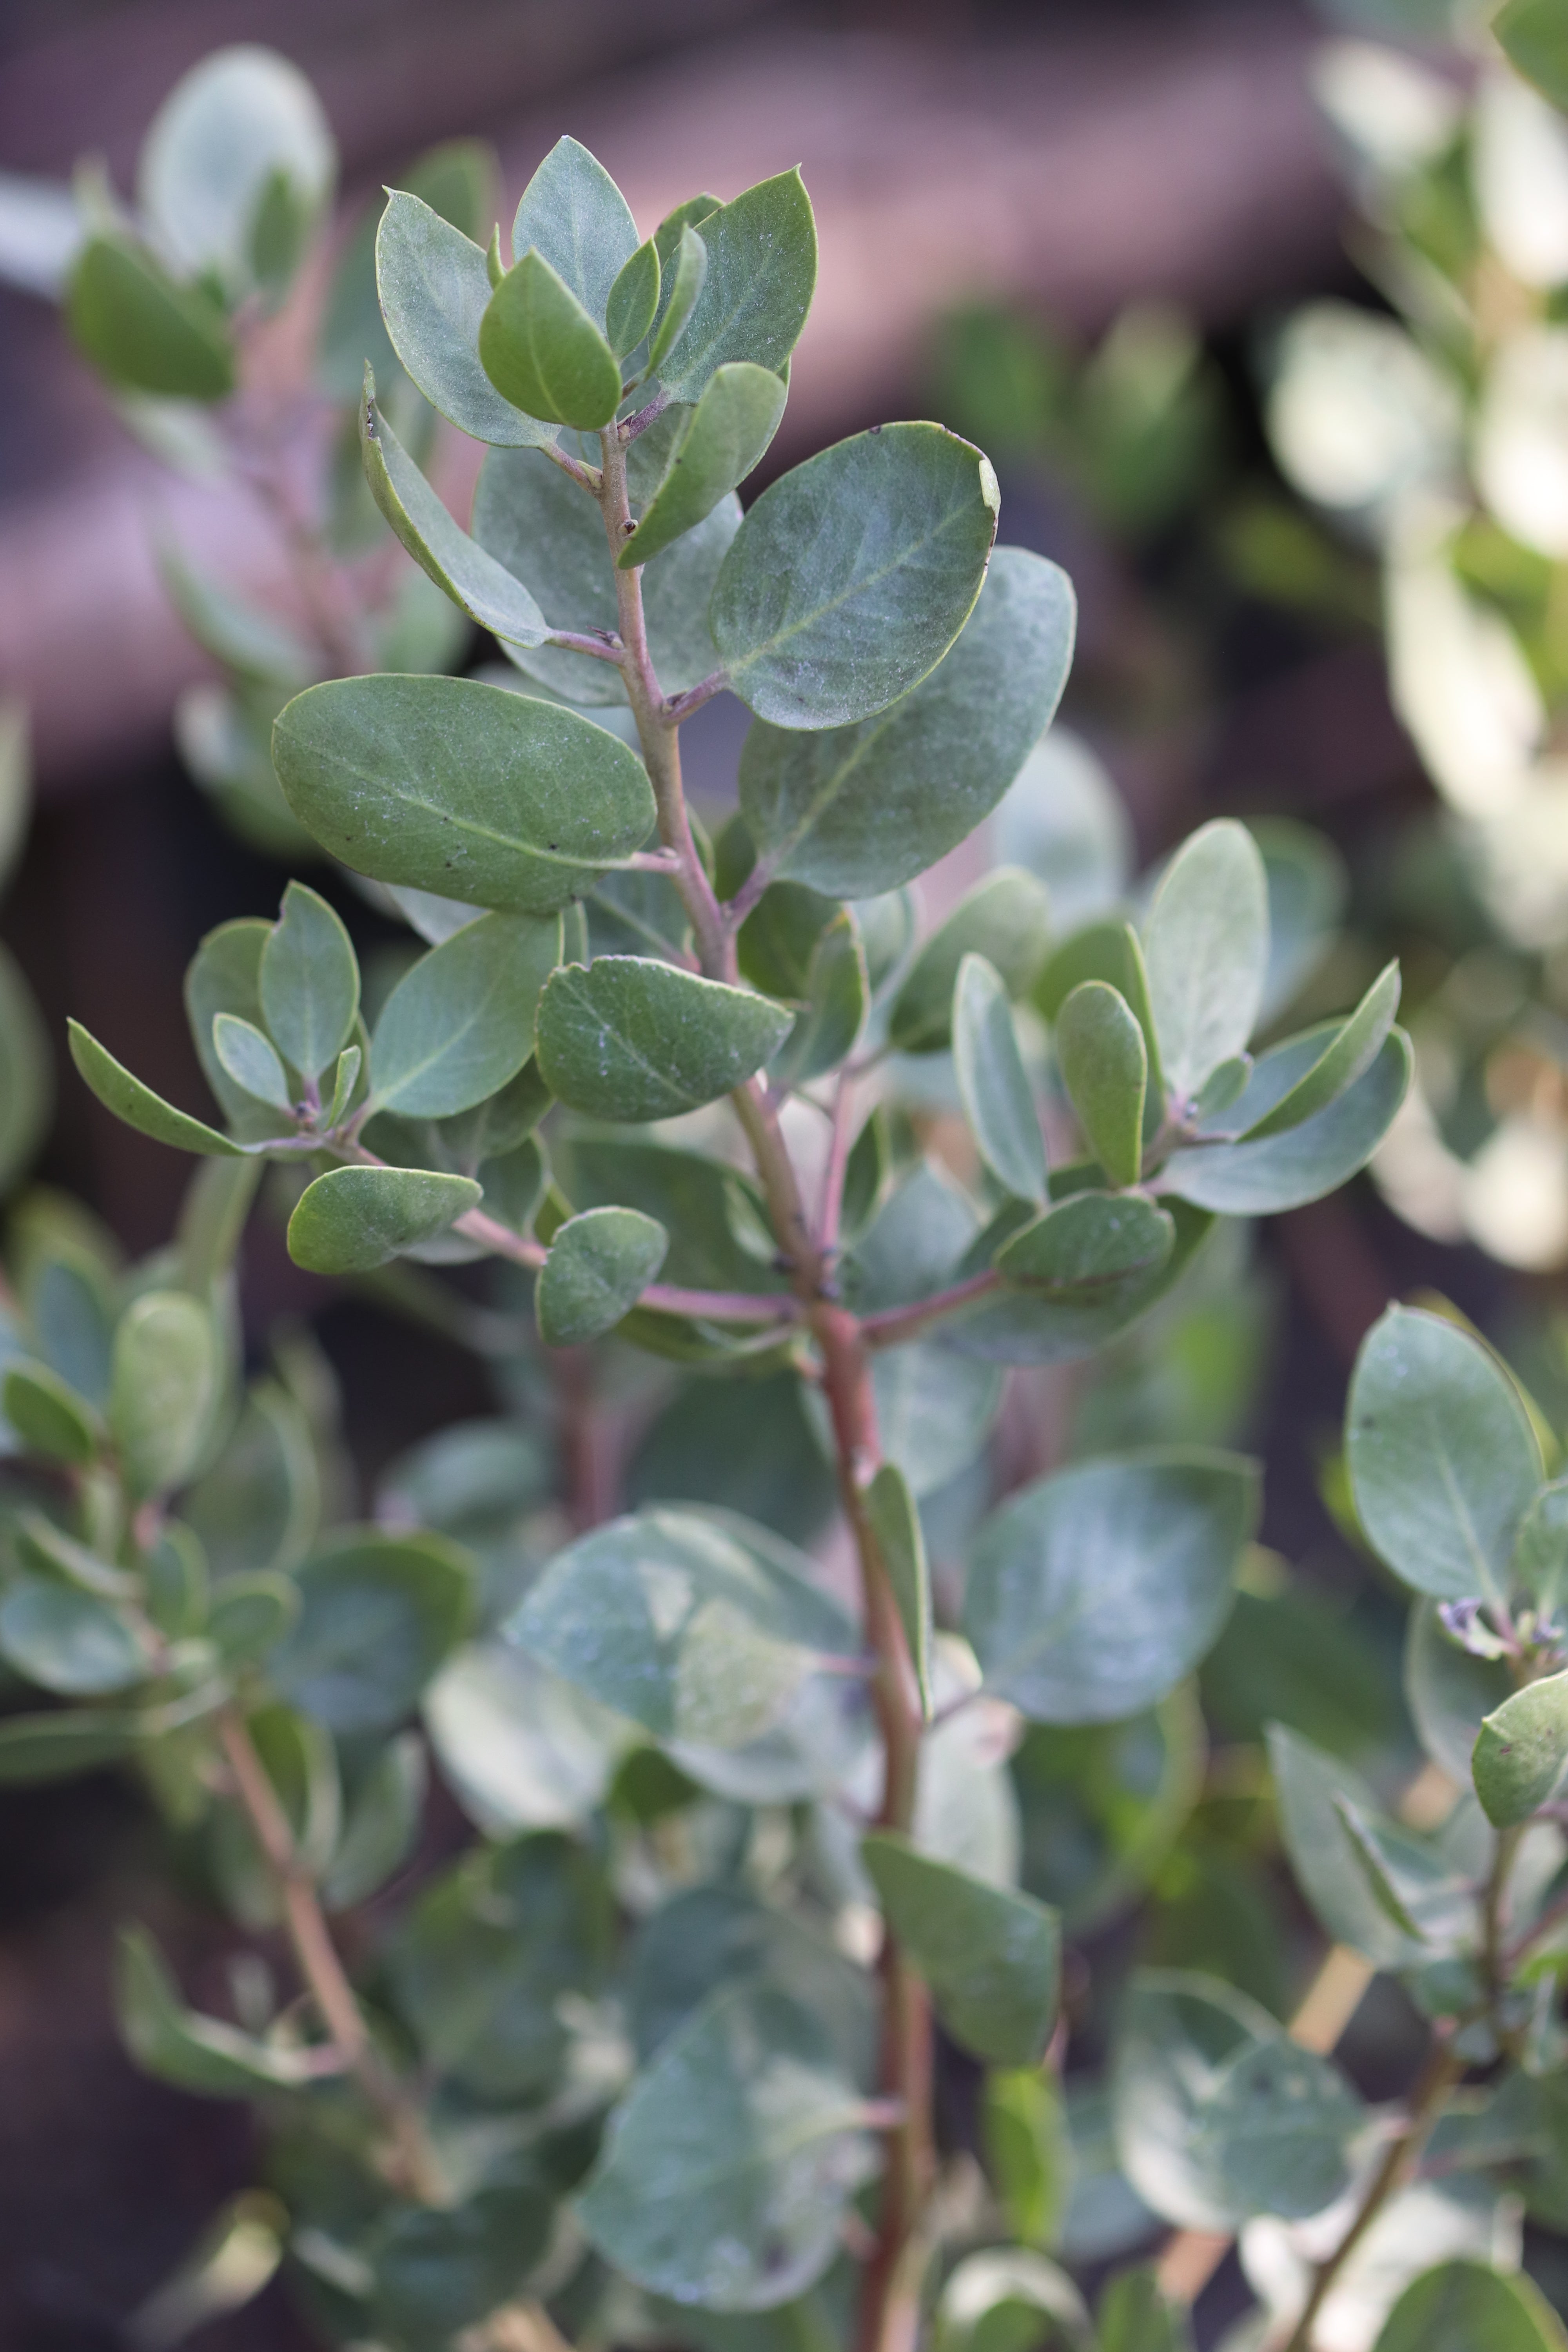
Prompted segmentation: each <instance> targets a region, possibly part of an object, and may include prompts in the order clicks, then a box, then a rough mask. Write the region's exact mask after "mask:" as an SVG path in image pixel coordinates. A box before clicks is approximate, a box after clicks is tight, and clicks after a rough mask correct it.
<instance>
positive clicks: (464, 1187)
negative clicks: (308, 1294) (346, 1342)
mask: <svg viewBox="0 0 1568 2352" xmlns="http://www.w3.org/2000/svg"><path fill="white" fill-rule="evenodd" d="M479 1199H480V1187H479V1185H478V1184H477V1183H476V1182H475V1181H474V1180H473V1178H472V1177H471V1176H447V1175H443V1174H441V1173H439V1172H438V1171H434V1170H431V1169H425V1168H330V1169H329V1170H328V1171H327V1173H326V1174H325V1175H324V1176H318V1177H317V1179H316V1181H315V1182H314V1183H313V1184H310V1185H307V1187H306V1189H305V1191H304V1192H302V1193H301V1194H300V1199H299V1202H297V1204H296V1206H295V1209H294V1213H293V1215H292V1216H291V1217H290V1218H289V1256H290V1257H291V1258H292V1259H293V1261H294V1263H295V1265H302V1266H304V1267H306V1268H307V1269H308V1271H309V1272H310V1273H311V1274H369V1273H370V1272H371V1271H372V1270H373V1269H374V1267H376V1266H378V1265H388V1264H389V1263H390V1262H391V1260H392V1259H393V1258H395V1257H396V1256H397V1255H399V1254H400V1253H401V1252H402V1251H404V1250H408V1249H413V1248H415V1247H416V1245H417V1244H419V1243H420V1242H427V1241H432V1240H434V1238H435V1236H436V1235H437V1234H443V1233H445V1232H446V1230H447V1226H448V1225H449V1224H450V1223H452V1221H453V1219H454V1218H455V1217H460V1216H461V1215H462V1214H463V1213H464V1212H465V1210H468V1209H477V1208H478V1206H479Z"/></svg>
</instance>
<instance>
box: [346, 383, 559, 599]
mask: <svg viewBox="0 0 1568 2352" xmlns="http://www.w3.org/2000/svg"><path fill="white" fill-rule="evenodd" d="M359 422H360V454H361V457H362V460H363V466H364V476H365V479H366V481H367V482H368V483H369V484H370V489H371V496H372V497H373V498H374V500H375V502H376V505H377V506H378V507H379V508H380V509H381V511H382V513H383V514H384V516H385V517H386V520H387V521H388V522H389V523H390V524H391V525H392V528H393V530H394V531H395V533H396V535H397V537H398V538H399V539H400V540H401V541H402V542H403V544H404V546H405V548H406V549H407V550H408V552H409V554H410V555H411V556H412V557H413V558H414V561H415V562H416V563H417V564H418V565H419V567H420V569H421V570H422V571H423V572H426V573H427V574H428V576H429V577H430V578H431V579H432V580H434V582H435V583H436V585H437V588H439V589H441V590H443V591H444V592H445V593H446V594H447V595H448V596H449V597H450V598H451V600H452V602H453V604H457V605H459V606H460V607H461V609H462V610H463V611H464V612H465V613H467V614H468V618H469V619H470V620H471V621H477V622H478V623H479V626H480V628H481V629H489V631H490V633H491V635H493V636H497V637H500V640H501V641H502V643H503V644H506V645H522V646H538V645H542V644H543V643H544V640H545V638H546V637H547V636H548V635H549V634H550V624H549V622H548V621H547V620H546V619H545V617H544V615H543V614H542V612H541V611H540V609H539V606H538V604H536V603H535V602H534V600H533V598H532V597H531V595H530V593H529V592H528V590H527V589H526V588H525V587H524V586H523V585H522V583H521V581H520V580H514V579H513V578H512V576H511V574H510V572H508V571H507V570H506V569H505V567H504V565H502V564H500V563H498V562H496V560H495V558H494V556H493V555H487V554H486V552H485V551H484V549H483V548H482V547H480V546H479V543H478V541H475V540H472V539H470V538H469V537H468V532H467V531H466V530H463V529H462V527H461V526H460V524H458V523H456V522H454V521H453V520H452V518H451V516H450V515H449V514H448V513H447V509H446V508H445V507H444V506H443V505H442V503H441V501H440V499H438V498H437V495H436V492H435V491H434V490H433V489H432V488H431V487H430V485H429V483H428V482H427V481H426V478H425V477H424V475H423V474H422V473H421V472H420V470H419V468H418V467H417V466H416V464H415V463H414V460H413V459H412V458H411V457H409V456H408V454H407V452H406V451H405V448H404V446H403V445H402V443H401V442H400V441H399V440H398V438H397V436H396V434H395V432H394V431H393V429H392V427H391V425H389V424H388V423H387V420H386V418H385V417H384V415H382V413H381V412H380V410H379V409H378V408H377V407H376V404H375V379H374V376H373V375H372V374H371V373H370V370H369V368H368V366H367V367H366V369H365V380H364V392H363V396H362V398H361V401H360V412H359Z"/></svg>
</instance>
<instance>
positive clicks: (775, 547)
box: [688, 268, 1000, 727]
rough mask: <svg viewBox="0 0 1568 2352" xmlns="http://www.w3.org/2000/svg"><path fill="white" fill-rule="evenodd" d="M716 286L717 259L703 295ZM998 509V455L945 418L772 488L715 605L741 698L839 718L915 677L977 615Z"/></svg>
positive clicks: (720, 583)
mask: <svg viewBox="0 0 1568 2352" xmlns="http://www.w3.org/2000/svg"><path fill="white" fill-rule="evenodd" d="M713 282H714V279H713V271H712V269H711V268H710V271H709V278H708V288H707V289H704V299H706V296H707V292H708V289H710V288H711V287H712V285H713ZM699 307H700V306H699ZM689 332H690V330H688V333H689ZM999 503H1000V494H999V492H998V490H997V488H996V477H995V475H994V472H993V471H992V468H991V464H990V460H989V459H988V458H986V457H983V456H982V455H981V453H980V452H979V450H978V449H975V448H973V447H972V446H971V445H970V444H969V443H968V442H967V441H961V440H960V439H959V438H958V436H957V435H956V434H952V433H949V432H947V431H946V430H945V428H944V427H943V426H942V425H883V426H879V428H877V430H875V431H873V432H870V433H858V434H856V435H855V436H854V437H853V438H852V439H850V440H847V441H840V442H839V443H838V444H837V446H835V447H834V448H831V449H825V450H824V451H823V452H822V454H821V455H820V456H819V457H812V458H810V459H808V460H807V462H806V463H805V465H804V466H797V467H795V470H794V472H793V473H789V474H785V475H784V477H783V478H782V479H781V480H779V481H776V482H774V483H773V485H772V487H771V488H768V489H766V490H764V491H763V495H762V497H761V498H760V499H758V500H757V502H756V504H755V506H753V507H752V509H751V511H750V513H749V514H748V515H747V517H746V519H745V520H744V521H743V522H742V525H741V528H740V530H738V531H737V532H736V534H735V539H734V541H733V544H732V545H731V549H730V552H729V553H728V555H727V556H726V557H725V559H724V562H723V564H722V565H721V569H720V572H719V577H718V579H717V581H716V582H715V583H714V587H713V601H712V604H711V606H710V612H709V618H710V624H711V626H712V630H713V640H714V643H715V645H716V646H718V648H719V654H720V658H721V661H722V663H723V666H724V667H725V669H726V670H727V671H728V672H729V675H730V682H731V686H732V687H733V688H734V690H735V692H736V693H737V694H738V695H739V696H740V698H741V699H742V702H744V703H746V704H747V705H748V706H749V707H750V708H751V709H752V710H754V711H755V712H756V714H757V716H758V718H759V719H771V720H773V722H774V724H775V725H778V726H783V727H840V726H844V725H846V724H847V723H848V722H850V721H852V720H855V719H868V718H869V717H870V716H871V714H872V712H873V711H877V710H882V709H886V708H887V706H888V704H889V703H890V702H896V701H897V700H898V698H899V697H900V695H902V694H907V693H908V692H909V690H910V688H911V687H915V686H918V685H919V684H920V682H921V678H923V677H926V676H927V675H928V674H929V673H930V672H931V670H933V669H934V668H935V667H936V665H937V664H938V662H939V661H941V659H942V656H943V654H945V653H946V651H947V649H948V647H949V646H951V645H952V642H953V640H954V638H955V637H956V636H957V635H958V633H959V631H960V630H961V629H962V628H963V624H964V622H965V621H966V620H967V619H968V617H969V614H970V613H971V611H972V610H973V604H974V600H975V598H976V597H977V596H978V594H979V593H980V586H981V583H982V581H983V580H984V577H985V565H986V560H987V558H988V557H989V555H990V552H991V541H992V540H993V538H994V535H995V530H996V512H997V508H998V505H999Z"/></svg>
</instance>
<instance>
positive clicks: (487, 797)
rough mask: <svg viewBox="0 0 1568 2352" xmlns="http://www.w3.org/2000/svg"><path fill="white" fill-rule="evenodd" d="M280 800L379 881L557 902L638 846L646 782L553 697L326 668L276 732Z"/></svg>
mask: <svg viewBox="0 0 1568 2352" xmlns="http://www.w3.org/2000/svg"><path fill="white" fill-rule="evenodd" d="M272 745H273V758H274V761H276V764H277V769H278V778H279V782H280V783H281V785H282V787H283V791H284V794H285V797H286V798H287V799H288V801H289V806H290V807H291V808H292V809H293V810H294V813H295V814H296V815H297V816H298V817H299V818H300V823H301V824H305V825H308V826H309V828H310V831H311V833H313V834H314V835H315V836H316V838H317V840H318V841H320V842H321V845H322V846H323V847H324V848H327V849H330V850H331V851H332V853H333V855H334V856H341V857H342V859H343V861H344V863H345V865H349V866H353V868H354V869H355V871H356V872H358V873H361V874H368V875H370V876H371V877H373V879H374V880H375V881H378V882H401V883H411V884H412V885H413V886H414V887H416V889H424V890H436V891H439V892H440V894H441V895H442V896H443V897H444V898H458V899H461V900H462V901H463V902H464V903H465V904H467V905H469V906H479V907H500V908H519V909H521V910H522V911H524V912H526V913H530V914H544V913H549V912H552V911H553V910H554V908H557V907H562V906H564V905H565V904H566V902H567V901H568V899H570V898H574V897H575V896H577V894H578V893H579V892H581V891H582V890H583V889H584V888H585V887H588V886H589V885H590V884H591V883H593V882H595V881H596V880H597V879H598V877H599V876H600V875H601V874H602V873H603V872H604V871H605V867H606V866H611V865H614V864H615V863H616V860H617V859H619V858H622V857H625V856H629V855H630V853H631V852H632V851H633V850H635V849H637V847H638V846H639V845H641V844H642V843H643V842H644V841H645V840H646V839H647V835H648V834H649V833H650V832H651V831H652V829H653V822H654V802H653V793H652V790H651V788H650V786H649V784H648V781H647V773H646V772H645V770H644V768H643V764H642V762H641V761H640V760H639V759H638V758H637V753H636V752H635V751H631V750H630V749H629V748H628V747H627V746H626V744H625V743H621V742H618V741H617V740H616V738H615V736H613V735H611V734H609V733H608V732H606V730H605V729H604V728H602V727H595V725H594V723H593V721H592V720H591V719H582V718H579V717H578V715H577V713H576V712H575V711H574V710H566V709H562V708H561V706H560V705H559V704H557V703H552V702H541V701H538V700H536V699H534V698H533V697H531V696H529V695H521V694H509V693H508V692H506V690H505V689H504V688H500V687H496V686H484V685H481V684H480V683H479V681H478V680H476V679H474V678H458V677H355V678H334V679H331V680H329V681H328V682H327V683H326V684H325V685H323V686H318V687H312V688H310V690H309V692H307V693H305V694H301V695H298V696H296V698H295V699H294V700H293V701H292V702H290V703H289V705H288V706H287V708H286V709H284V710H283V711H282V712H281V713H280V714H279V718H278V720H277V723H276V725H275V726H274V728H273V732H272Z"/></svg>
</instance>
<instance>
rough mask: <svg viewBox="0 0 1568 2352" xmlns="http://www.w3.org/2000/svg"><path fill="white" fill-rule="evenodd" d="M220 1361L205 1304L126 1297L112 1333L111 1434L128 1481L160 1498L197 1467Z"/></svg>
mask: <svg viewBox="0 0 1568 2352" xmlns="http://www.w3.org/2000/svg"><path fill="white" fill-rule="evenodd" d="M222 1375H223V1365H222V1360H221V1358H220V1354H219V1349H218V1338H217V1332H216V1328H215V1327H214V1323H213V1318H212V1316H211V1314H210V1313H209V1312H208V1310H207V1308H206V1307H204V1306H203V1305H202V1304H201V1302H200V1301H199V1300H198V1299H195V1298H192V1297H188V1296H187V1295H186V1294H185V1293H184V1291H178V1290H148V1291H143V1292H142V1296H141V1297H140V1298H137V1299H134V1300H132V1304H131V1305H130V1306H129V1307H127V1308H126V1310H125V1312H124V1314H123V1315H122V1316H121V1318H120V1322H119V1324H118V1326H117V1328H116V1329H115V1334H114V1361H113V1371H112V1374H111V1377H110V1390H109V1408H108V1416H107V1417H108V1422H109V1433H110V1436H111V1437H112V1438H113V1440H114V1443H115V1445H116V1448H117V1449H118V1451H119V1454H120V1465H121V1472H122V1473H123V1475H124V1478H125V1481H126V1484H127V1486H129V1487H130V1488H131V1490H132V1494H135V1495H158V1494H163V1493H165V1492H166V1491H167V1490H168V1489H169V1488H170V1487H172V1486H179V1485H180V1484H181V1483H182V1481H183V1480H184V1479H185V1478H188V1477H189V1475H190V1474H191V1472H192V1471H193V1470H194V1469H195V1465H196V1460H197V1457H198V1455H199V1454H200V1452H201V1448H202V1442H203V1440H204V1438H205V1435H206V1433H207V1426H208V1423H209V1421H210V1419H211V1416H212V1412H213V1407H214V1405H215V1403H216V1399H217V1391H218V1385H219V1382H220V1381H221V1379H222Z"/></svg>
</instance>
